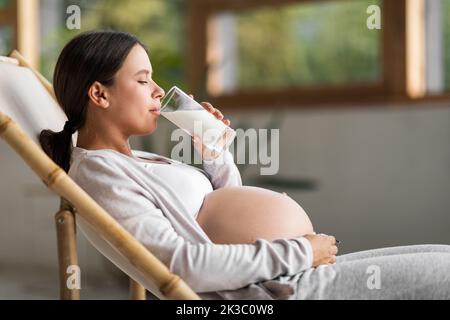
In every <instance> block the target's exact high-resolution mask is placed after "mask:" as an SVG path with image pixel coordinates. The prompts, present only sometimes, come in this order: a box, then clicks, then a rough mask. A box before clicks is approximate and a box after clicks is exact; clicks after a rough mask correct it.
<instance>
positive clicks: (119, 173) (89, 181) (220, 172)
mask: <svg viewBox="0 0 450 320" xmlns="http://www.w3.org/2000/svg"><path fill="white" fill-rule="evenodd" d="M138 156H140V157H149V158H152V157H154V156H158V157H162V156H159V155H155V154H152V153H148V152H143V151H135V150H133V157H129V156H127V155H124V154H122V153H120V152H117V151H115V150H110V149H103V150H86V149H82V148H78V147H75V148H74V149H73V152H72V158H71V166H70V170H69V175H70V176H71V177H72V178H73V179H74V180H75V182H76V183H78V184H79V185H80V187H81V188H83V189H84V190H85V191H86V192H87V193H88V194H89V195H90V196H91V197H92V198H93V199H94V200H96V201H97V202H98V203H99V205H100V206H102V207H103V208H104V209H105V210H106V211H107V212H109V213H110V214H111V215H112V216H113V217H114V218H115V219H116V220H117V221H118V222H119V223H120V224H121V225H122V226H123V227H124V228H125V229H126V230H127V231H128V232H130V233H131V234H132V235H133V236H134V237H135V238H136V239H137V240H138V241H140V242H141V243H142V244H143V245H144V246H145V247H146V248H148V249H149V250H150V251H152V253H153V254H155V256H157V257H158V258H159V259H160V260H161V261H162V262H163V263H164V264H165V265H166V266H167V267H168V268H169V269H170V271H171V272H173V273H175V274H177V275H179V276H180V277H181V278H182V279H184V280H185V281H186V282H187V283H188V284H189V286H191V288H192V289H193V290H194V291H196V292H197V293H198V294H199V295H200V296H201V297H202V298H204V299H283V298H289V296H290V295H291V294H293V290H295V289H294V288H293V286H295V284H292V283H290V284H289V283H287V282H286V281H283V279H288V277H289V276H293V275H298V274H299V273H301V272H302V271H305V270H306V269H308V268H311V266H312V260H313V253H312V247H311V244H310V243H309V241H308V240H307V239H306V238H304V237H299V238H295V239H290V240H288V239H280V240H275V241H272V242H269V241H266V240H263V239H259V240H257V241H256V242H255V243H254V244H233V245H219V244H214V243H212V241H211V240H210V239H209V238H208V236H207V235H206V234H205V233H204V231H203V230H202V229H201V228H200V226H199V225H198V223H197V222H196V220H195V218H194V217H192V216H191V215H189V214H187V213H186V212H184V211H185V210H184V206H183V204H182V203H180V201H179V200H178V199H177V197H176V193H175V192H174V190H173V189H172V187H171V185H169V184H167V183H166V182H165V181H163V180H162V179H160V177H158V176H156V175H155V174H154V173H153V172H152V170H149V169H148V166H149V165H151V164H148V163H145V162H143V161H140V160H138V159H137V157H138ZM162 158H164V159H166V160H167V161H170V162H171V164H173V165H175V166H181V167H182V168H184V169H186V170H191V169H192V168H195V167H194V166H189V165H187V164H184V163H181V162H179V161H176V160H173V159H169V158H166V157H162ZM219 159H220V160H221V161H219ZM219 159H218V160H216V161H204V163H203V169H204V171H206V173H207V176H208V178H209V180H210V181H211V184H212V186H213V189H218V188H222V187H226V186H240V185H242V182H241V176H240V173H239V171H238V169H237V167H236V165H235V164H234V161H233V157H232V155H231V153H230V152H229V151H227V152H226V153H224V155H223V157H222V158H219ZM186 192H189V191H188V190H186Z"/></svg>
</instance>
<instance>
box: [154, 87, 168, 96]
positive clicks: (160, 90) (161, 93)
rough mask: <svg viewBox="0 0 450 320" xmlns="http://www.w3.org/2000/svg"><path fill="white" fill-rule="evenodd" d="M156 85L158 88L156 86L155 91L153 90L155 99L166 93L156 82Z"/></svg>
mask: <svg viewBox="0 0 450 320" xmlns="http://www.w3.org/2000/svg"><path fill="white" fill-rule="evenodd" d="M155 85H156V88H155V91H154V92H153V98H154V99H162V98H163V97H164V96H165V94H166V93H165V92H164V90H163V88H161V87H160V86H158V85H157V84H155Z"/></svg>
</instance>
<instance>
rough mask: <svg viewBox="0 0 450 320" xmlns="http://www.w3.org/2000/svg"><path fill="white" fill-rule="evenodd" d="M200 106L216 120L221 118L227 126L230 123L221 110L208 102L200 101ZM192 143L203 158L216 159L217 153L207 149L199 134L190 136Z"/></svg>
mask: <svg viewBox="0 0 450 320" xmlns="http://www.w3.org/2000/svg"><path fill="white" fill-rule="evenodd" d="M189 96H190V97H191V98H192V99H193V98H194V96H193V95H192V94H190V95H189ZM200 104H201V105H202V107H203V108H204V109H205V110H206V111H208V112H209V113H211V114H212V115H213V116H215V117H216V118H217V119H218V120H221V121H222V122H223V123H224V124H225V125H227V126H229V125H230V124H231V121H230V119H227V118H225V117H224V116H223V114H222V112H220V110H219V109H216V108H214V107H213V106H212V104H211V103H209V102H201V103H200ZM192 143H193V144H194V148H195V149H196V150H197V151H198V153H199V154H201V155H202V159H204V160H213V159H216V158H217V157H218V156H219V154H218V153H217V152H215V151H214V150H210V149H208V148H207V147H206V146H205V145H204V144H203V142H202V141H201V139H200V137H199V136H197V135H196V136H194V137H192Z"/></svg>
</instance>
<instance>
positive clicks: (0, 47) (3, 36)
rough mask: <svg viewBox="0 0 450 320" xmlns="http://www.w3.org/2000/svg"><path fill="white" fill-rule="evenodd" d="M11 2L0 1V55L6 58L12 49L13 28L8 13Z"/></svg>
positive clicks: (7, 0) (6, 0)
mask: <svg viewBox="0 0 450 320" xmlns="http://www.w3.org/2000/svg"><path fill="white" fill-rule="evenodd" d="M9 5H10V2H9V0H0V21H2V22H3V23H5V22H6V23H5V24H3V23H0V55H2V56H6V55H8V54H9V53H10V51H11V49H12V46H13V45H12V42H13V34H12V29H11V26H10V25H9V22H10V21H9V18H8V11H7V10H6V9H8V8H9Z"/></svg>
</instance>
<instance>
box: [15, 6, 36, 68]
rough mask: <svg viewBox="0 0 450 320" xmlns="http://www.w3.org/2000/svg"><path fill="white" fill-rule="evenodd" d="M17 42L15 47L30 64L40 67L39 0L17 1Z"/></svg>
mask: <svg viewBox="0 0 450 320" xmlns="http://www.w3.org/2000/svg"><path fill="white" fill-rule="evenodd" d="M13 2H14V5H13V8H14V10H13V11H14V15H15V41H14V44H15V45H14V47H15V48H17V50H19V51H20V52H21V53H22V55H23V56H24V57H25V59H26V60H27V61H28V63H29V64H30V65H31V66H32V67H33V68H34V69H37V68H38V67H39V42H40V32H39V0H15V1H13Z"/></svg>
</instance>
